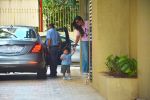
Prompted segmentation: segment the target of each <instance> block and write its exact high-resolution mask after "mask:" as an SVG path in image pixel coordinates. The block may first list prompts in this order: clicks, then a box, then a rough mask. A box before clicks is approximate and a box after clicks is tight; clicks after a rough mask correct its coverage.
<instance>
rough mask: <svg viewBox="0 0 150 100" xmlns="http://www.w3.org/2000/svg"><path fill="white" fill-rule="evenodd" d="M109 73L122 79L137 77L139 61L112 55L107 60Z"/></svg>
mask: <svg viewBox="0 0 150 100" xmlns="http://www.w3.org/2000/svg"><path fill="white" fill-rule="evenodd" d="M106 65H107V68H108V70H109V73H110V74H112V75H116V76H120V77H135V76H137V61H136V60H135V59H133V58H129V57H128V56H114V55H110V56H108V57H107V59H106Z"/></svg>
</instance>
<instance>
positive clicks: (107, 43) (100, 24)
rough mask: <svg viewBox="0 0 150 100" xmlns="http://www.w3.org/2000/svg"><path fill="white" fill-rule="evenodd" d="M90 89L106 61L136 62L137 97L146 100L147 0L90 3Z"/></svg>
mask: <svg viewBox="0 0 150 100" xmlns="http://www.w3.org/2000/svg"><path fill="white" fill-rule="evenodd" d="M92 4H93V6H92V7H93V15H92V16H93V18H92V19H93V83H92V84H93V86H94V87H95V88H99V87H98V80H97V79H98V73H99V72H103V71H105V70H106V65H105V61H106V57H107V56H108V55H110V54H123V55H125V54H127V55H130V57H134V58H136V59H137V60H138V77H139V96H140V97H141V98H143V99H144V100H149V99H150V86H149V84H150V78H149V77H150V46H149V44H150V0H93V2H92Z"/></svg>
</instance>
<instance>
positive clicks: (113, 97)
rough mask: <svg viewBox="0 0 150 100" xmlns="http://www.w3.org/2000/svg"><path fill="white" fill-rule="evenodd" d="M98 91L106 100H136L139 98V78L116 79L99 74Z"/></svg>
mask: <svg viewBox="0 0 150 100" xmlns="http://www.w3.org/2000/svg"><path fill="white" fill-rule="evenodd" d="M98 82H99V86H98V90H99V92H100V94H101V95H102V96H103V97H105V98H106V100H135V98H137V97H138V79H137V78H115V77H113V76H108V75H107V74H104V73H99V77H98Z"/></svg>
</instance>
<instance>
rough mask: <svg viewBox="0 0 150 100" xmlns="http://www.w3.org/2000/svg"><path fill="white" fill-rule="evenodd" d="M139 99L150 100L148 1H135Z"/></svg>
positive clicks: (149, 20) (149, 23) (149, 22)
mask: <svg viewBox="0 0 150 100" xmlns="http://www.w3.org/2000/svg"><path fill="white" fill-rule="evenodd" d="M137 11H138V12H137V13H138V17H137V33H138V66H139V70H138V71H139V74H138V76H139V79H140V80H139V84H140V86H139V87H140V97H141V98H144V100H150V0H137Z"/></svg>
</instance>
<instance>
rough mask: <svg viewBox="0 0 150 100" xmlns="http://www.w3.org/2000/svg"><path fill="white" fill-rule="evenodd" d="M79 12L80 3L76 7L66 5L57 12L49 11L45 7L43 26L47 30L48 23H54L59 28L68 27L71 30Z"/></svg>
mask: <svg viewBox="0 0 150 100" xmlns="http://www.w3.org/2000/svg"><path fill="white" fill-rule="evenodd" d="M78 14H79V5H76V6H74V7H64V8H63V9H59V10H57V11H55V12H53V13H52V12H49V11H48V9H43V25H44V26H43V27H44V30H47V25H49V24H50V23H54V24H55V26H56V27H57V28H60V27H64V26H65V27H67V28H68V30H69V31H71V29H72V28H71V23H72V22H73V19H74V17H75V16H76V15H78Z"/></svg>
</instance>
